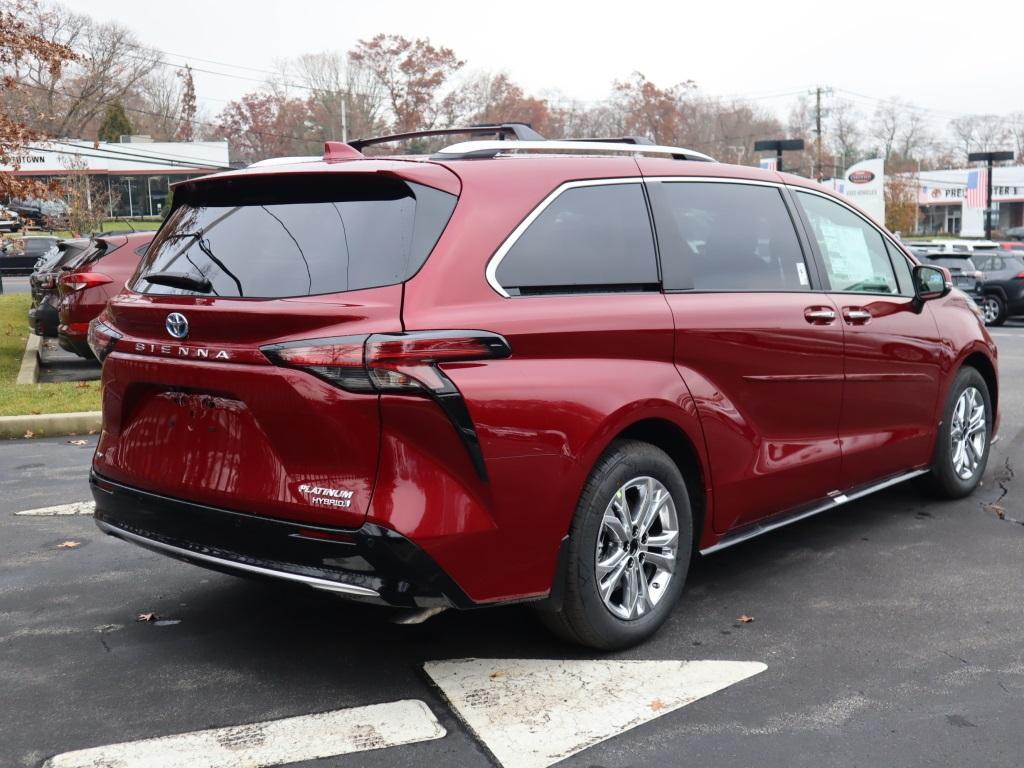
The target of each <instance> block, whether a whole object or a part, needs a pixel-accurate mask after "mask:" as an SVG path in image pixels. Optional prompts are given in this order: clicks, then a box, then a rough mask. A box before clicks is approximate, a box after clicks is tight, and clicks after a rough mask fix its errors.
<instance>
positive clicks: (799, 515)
mask: <svg viewBox="0 0 1024 768" xmlns="http://www.w3.org/2000/svg"><path fill="white" fill-rule="evenodd" d="M930 471H931V470H928V469H915V470H913V471H911V472H904V473H903V474H902V475H896V476H895V477H890V478H889V479H888V480H883V481H882V482H880V483H874V484H873V485H866V486H862V487H861V488H858V489H856V490H853V491H850V492H849V493H840V492H839V491H834V492H832V493H830V494H829V498H828V499H827V500H826V501H823V502H821V503H819V504H815V505H814V506H812V507H809V508H804V509H803V510H799V511H797V512H791V513H787V514H783V515H779V516H778V517H772V518H768V519H767V520H765V521H764V522H760V523H754V524H753V525H747V526H744V527H742V528H740V529H738V530H736V531H733V532H731V533H727V534H726V535H725V536H723V537H722V538H721V539H719V541H718V543H717V544H713V545H711V546H710V547H707V548H706V549H702V550H701V551H700V553H701V554H702V555H710V554H711V553H712V552H718V551H719V550H721V549H726V548H728V547H731V546H733V545H734V544H740V543H742V542H744V541H748V540H749V539H753V538H755V537H757V536H760V535H761V534H762V533H768V532H769V531H774V530H776V529H777V528H782V527H784V526H787V525H789V524H791V523H795V522H797V521H799V520H804V519H806V518H808V517H814V515H817V514H820V513H822V512H827V511H828V510H830V509H835V508H836V507H838V506H842V505H843V504H846V503H847V502H850V501H854V500H855V499H859V498H862V497H864V496H868V495H870V494H872V493H875V492H876V491H880V490H882V489H883V488H888V487H890V486H893V485H898V484H899V483H902V482H905V481H907V480H911V479H913V478H915V477H920V476H921V475H926V474H928V472H930Z"/></svg>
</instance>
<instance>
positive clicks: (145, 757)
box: [43, 699, 446, 768]
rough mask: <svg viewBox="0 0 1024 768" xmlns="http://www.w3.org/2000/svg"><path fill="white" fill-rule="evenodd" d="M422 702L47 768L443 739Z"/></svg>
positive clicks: (187, 766) (186, 765) (161, 766)
mask: <svg viewBox="0 0 1024 768" xmlns="http://www.w3.org/2000/svg"><path fill="white" fill-rule="evenodd" d="M445 734H446V731H445V729H444V727H443V726H442V725H441V724H440V723H439V722H438V721H437V718H435V717H434V714H433V713H432V712H431V711H430V708H429V707H427V705H426V704H425V703H424V702H423V701H420V700H419V699H406V700H402V701H393V702H389V703H387V704H373V705H371V706H364V707H352V708H350V709H339V710H336V711H333V712H323V713H320V714H316V715H301V716H299V717H288V718H284V719H282V720H270V721H266V722H261V723H252V724H250V725H237V726H232V727H228V728H211V729H210V730H206V731H194V732H192V733H182V734H178V735H175V736H161V737H159V738H154V739H143V740H141V741H130V742H125V743H122V744H112V745H110V746H106V747H93V748H91V749H82V750H78V751H75V752H65V753H64V754H61V755H57V756H56V757H51V758H50V759H49V760H47V761H46V762H45V763H44V764H43V768H109V767H110V766H117V768H267V767H268V766H276V765H285V764H287V763H297V762H300V761H303V760H318V759H322V758H325V757H336V756H338V755H348V754H352V753H354V752H367V751H370V750H375V749H384V748H386V747H396V746H400V745H403V744H414V743H417V742H421V741H431V740H433V739H440V738H442V737H444V736H445Z"/></svg>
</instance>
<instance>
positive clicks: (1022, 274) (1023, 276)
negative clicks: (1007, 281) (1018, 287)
mask: <svg viewBox="0 0 1024 768" xmlns="http://www.w3.org/2000/svg"><path fill="white" fill-rule="evenodd" d="M1013 279H1014V280H1024V272H1018V273H1017V274H1016V275H1014V276H1013Z"/></svg>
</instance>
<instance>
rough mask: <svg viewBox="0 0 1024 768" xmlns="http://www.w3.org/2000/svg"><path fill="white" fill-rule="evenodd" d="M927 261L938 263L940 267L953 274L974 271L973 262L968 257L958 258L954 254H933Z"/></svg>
mask: <svg viewBox="0 0 1024 768" xmlns="http://www.w3.org/2000/svg"><path fill="white" fill-rule="evenodd" d="M928 261H929V262H930V263H932V264H938V265H939V266H940V267H945V268H946V269H948V270H949V271H950V272H953V273H954V274H958V273H961V272H974V271H975V266H974V262H973V261H971V260H970V259H964V258H959V259H958V258H956V257H954V256H933V257H931V258H930V259H929V260H928Z"/></svg>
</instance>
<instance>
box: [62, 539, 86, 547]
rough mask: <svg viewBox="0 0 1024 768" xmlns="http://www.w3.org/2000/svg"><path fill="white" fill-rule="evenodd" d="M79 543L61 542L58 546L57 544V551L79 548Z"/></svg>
mask: <svg viewBox="0 0 1024 768" xmlns="http://www.w3.org/2000/svg"><path fill="white" fill-rule="evenodd" d="M81 543H82V542H80V541H71V540H70V539H69V540H68V541H62V542H61V543H60V544H58V545H57V549H74V548H75V547H77V546H80V545H81Z"/></svg>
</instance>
